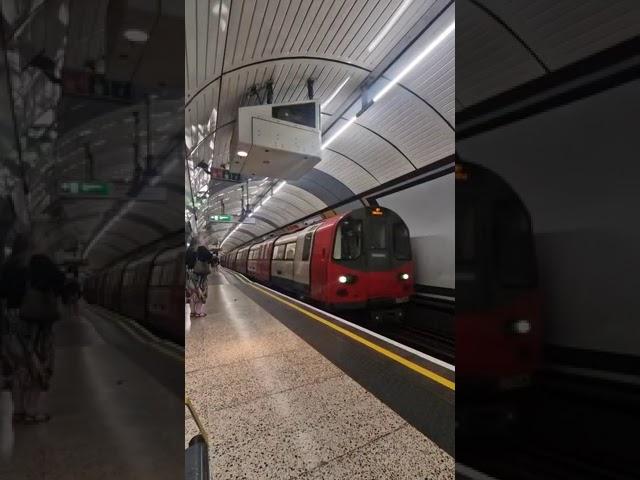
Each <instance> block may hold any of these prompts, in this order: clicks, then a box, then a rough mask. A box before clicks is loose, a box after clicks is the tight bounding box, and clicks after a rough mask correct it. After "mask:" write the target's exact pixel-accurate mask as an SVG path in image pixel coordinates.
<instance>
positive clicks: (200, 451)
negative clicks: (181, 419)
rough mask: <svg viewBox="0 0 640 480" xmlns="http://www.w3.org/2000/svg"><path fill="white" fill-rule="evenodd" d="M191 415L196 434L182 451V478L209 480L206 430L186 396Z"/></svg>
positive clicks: (186, 403) (185, 402)
mask: <svg viewBox="0 0 640 480" xmlns="http://www.w3.org/2000/svg"><path fill="white" fill-rule="evenodd" d="M184 404H185V406H186V407H187V408H188V409H189V412H190V413H191V417H192V418H193V420H194V421H195V422H196V425H197V427H198V431H199V432H200V433H199V434H198V435H196V436H194V437H193V438H192V439H191V440H190V441H189V446H188V447H187V449H186V450H185V452H184V456H185V458H184V467H185V468H184V478H185V480H211V476H210V472H209V440H208V437H207V432H206V431H205V429H204V427H203V426H202V422H200V418H199V417H198V414H197V413H196V411H195V410H194V408H193V405H192V404H191V401H190V400H189V399H188V398H185V400H184Z"/></svg>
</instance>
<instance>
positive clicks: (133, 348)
mask: <svg viewBox="0 0 640 480" xmlns="http://www.w3.org/2000/svg"><path fill="white" fill-rule="evenodd" d="M54 338H55V362H54V373H53V378H52V382H51V388H50V390H49V392H47V393H46V394H45V396H44V398H43V399H42V400H41V401H42V402H43V403H44V405H43V406H44V410H45V411H46V412H48V413H49V414H50V416H51V419H50V420H49V421H48V422H46V423H39V424H33V425H27V424H20V423H16V422H12V419H11V411H12V409H11V392H10V391H8V390H4V391H2V392H0V393H1V394H2V402H1V404H0V427H1V431H0V450H1V451H0V478H1V479H3V480H49V479H51V480H53V479H65V480H66V479H69V480H71V479H73V480H75V479H78V480H80V479H91V480H108V479H115V478H117V479H119V480H140V479H148V478H153V479H158V480H175V479H177V478H184V477H183V476H184V463H183V453H182V445H181V443H182V439H181V438H180V437H179V436H176V434H175V433H176V432H177V431H180V430H182V425H183V422H184V419H183V417H182V407H181V403H182V400H183V399H182V386H183V383H182V382H183V375H184V373H183V358H184V352H183V350H182V348H181V347H180V346H179V345H175V344H173V343H171V342H166V341H163V340H160V339H159V338H157V337H155V336H153V335H152V334H150V333H149V332H147V331H146V330H144V329H142V328H141V327H139V326H137V324H135V323H134V322H133V321H131V320H128V319H126V318H125V317H122V316H120V315H117V314H115V313H112V312H110V311H108V310H106V309H103V308H100V307H96V306H89V305H87V304H84V305H82V306H81V308H80V315H79V316H78V317H73V316H70V315H65V316H64V318H63V319H62V320H60V321H59V322H58V323H57V324H55V326H54Z"/></svg>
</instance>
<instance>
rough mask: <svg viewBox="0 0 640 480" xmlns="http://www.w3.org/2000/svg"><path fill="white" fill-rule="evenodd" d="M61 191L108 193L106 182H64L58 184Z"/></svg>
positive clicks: (82, 193)
mask: <svg viewBox="0 0 640 480" xmlns="http://www.w3.org/2000/svg"><path fill="white" fill-rule="evenodd" d="M60 190H62V193H67V194H71V195H100V196H107V195H109V184H108V183H107V182H64V183H63V184H62V185H60Z"/></svg>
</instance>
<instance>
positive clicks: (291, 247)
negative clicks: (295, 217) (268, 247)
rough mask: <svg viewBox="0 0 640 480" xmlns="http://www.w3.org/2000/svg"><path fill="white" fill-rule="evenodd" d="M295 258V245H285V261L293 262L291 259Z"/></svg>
mask: <svg viewBox="0 0 640 480" xmlns="http://www.w3.org/2000/svg"><path fill="white" fill-rule="evenodd" d="M295 256H296V244H295V243H287V250H286V253H285V255H284V259H285V260H293V257H295Z"/></svg>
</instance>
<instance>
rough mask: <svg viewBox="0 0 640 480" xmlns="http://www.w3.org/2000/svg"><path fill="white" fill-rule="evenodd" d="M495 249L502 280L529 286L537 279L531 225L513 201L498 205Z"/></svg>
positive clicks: (504, 283) (520, 285)
mask: <svg viewBox="0 0 640 480" xmlns="http://www.w3.org/2000/svg"><path fill="white" fill-rule="evenodd" d="M494 248H495V258H496V267H497V272H498V276H499V280H500V283H501V284H502V285H504V286H505V287H515V288H517V287H529V286H531V285H533V284H534V282H535V266H534V263H535V261H534V251H533V242H532V240H531V224H530V223H529V217H528V216H527V214H526V211H525V210H524V209H523V208H522V207H521V206H520V205H518V204H514V203H512V202H499V203H496V205H495V223H494Z"/></svg>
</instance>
